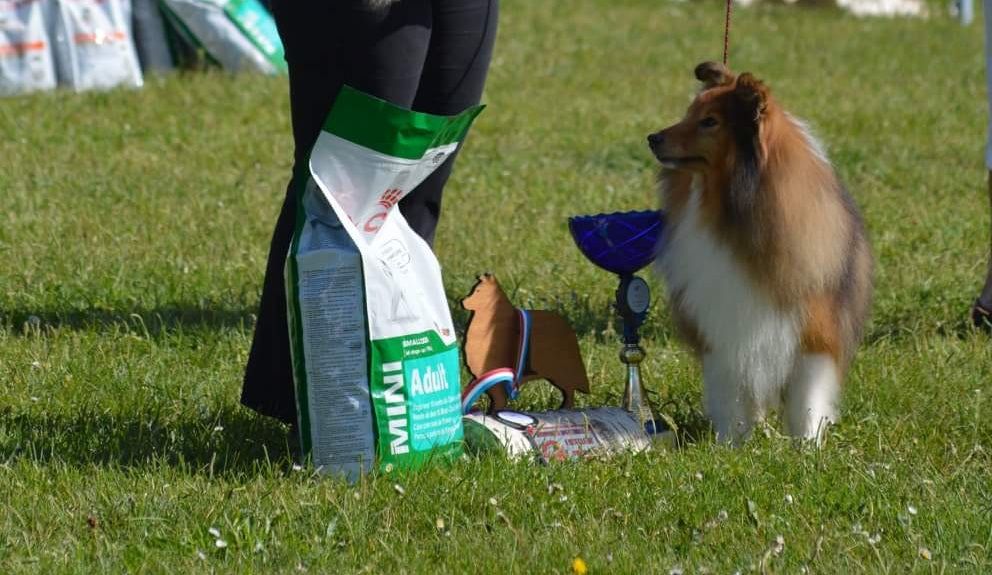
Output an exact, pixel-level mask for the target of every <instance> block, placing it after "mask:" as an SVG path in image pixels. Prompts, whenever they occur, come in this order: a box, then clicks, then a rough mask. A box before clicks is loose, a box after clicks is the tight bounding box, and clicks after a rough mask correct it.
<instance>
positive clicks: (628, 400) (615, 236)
mask: <svg viewBox="0 0 992 575" xmlns="http://www.w3.org/2000/svg"><path fill="white" fill-rule="evenodd" d="M664 224H665V219H664V214H663V213H662V212H660V211H640V212H616V213H612V214H599V215H594V216H574V217H571V218H569V219H568V229H569V231H571V232H572V238H573V239H574V240H575V244H576V245H577V246H579V250H580V251H581V252H582V253H583V255H585V256H586V258H588V259H589V261H591V262H592V263H594V264H595V265H596V266H598V267H601V268H603V269H604V270H606V271H609V272H613V273H615V274H617V276H619V278H620V285H619V286H618V287H617V291H616V310H617V313H618V314H619V315H620V318H621V320H622V322H623V347H622V348H621V349H620V361H622V362H623V363H624V364H625V365H626V366H627V384H626V387H625V388H624V392H623V408H624V409H625V410H627V411H628V412H630V413H631V415H633V416H634V417H635V418H637V419H639V420H640V421H641V423H642V424H644V425H645V428H647V429H649V430H651V432H652V433H653V430H654V428H655V422H654V417H653V416H652V414H651V409H650V408H649V407H648V406H647V404H646V403H645V401H644V388H643V385H642V383H641V372H640V363H641V362H642V361H643V360H644V349H643V348H642V347H641V346H640V339H641V338H640V336H639V335H638V333H637V332H638V329H640V327H641V324H642V323H644V319H645V318H646V317H647V314H648V308H649V307H650V306H651V292H650V289H649V288H648V284H647V282H645V281H644V280H643V279H642V278H640V277H638V276H636V275H634V274H636V273H637V272H638V271H639V270H640V269H642V268H643V267H644V266H646V265H648V264H649V263H651V261H653V260H654V258H655V256H656V255H657V253H658V248H659V244H660V242H661V232H662V229H664Z"/></svg>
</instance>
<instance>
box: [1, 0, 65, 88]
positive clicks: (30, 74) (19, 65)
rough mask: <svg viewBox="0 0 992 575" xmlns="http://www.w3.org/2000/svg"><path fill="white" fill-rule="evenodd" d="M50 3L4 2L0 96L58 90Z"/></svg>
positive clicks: (39, 0)
mask: <svg viewBox="0 0 992 575" xmlns="http://www.w3.org/2000/svg"><path fill="white" fill-rule="evenodd" d="M50 9H51V4H50V0H0V96H10V95H14V94H24V93H27V92H34V91H36V90H50V89H52V88H54V87H55V84H56V82H55V63H54V61H53V60H52V46H51V42H50V40H49V36H48V12H49V10H50Z"/></svg>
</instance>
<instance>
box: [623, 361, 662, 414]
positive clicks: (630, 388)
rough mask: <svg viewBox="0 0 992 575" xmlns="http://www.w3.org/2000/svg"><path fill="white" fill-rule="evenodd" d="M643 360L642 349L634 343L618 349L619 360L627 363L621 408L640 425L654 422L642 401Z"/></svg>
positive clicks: (648, 409)
mask: <svg viewBox="0 0 992 575" xmlns="http://www.w3.org/2000/svg"><path fill="white" fill-rule="evenodd" d="M643 360H644V349H643V348H642V347H641V346H639V345H637V344H636V343H625V344H624V346H623V347H622V348H621V349H620V361H622V362H624V363H625V364H626V365H627V384H626V386H625V387H624V390H623V408H624V409H625V410H627V411H628V412H630V413H631V414H632V415H634V417H636V418H637V419H638V421H640V422H641V424H642V425H644V424H647V423H648V422H650V423H651V424H652V425H653V424H654V417H653V416H652V415H651V409H650V408H648V406H647V404H646V402H645V401H644V388H643V386H642V385H641V367H640V363H641V361H643Z"/></svg>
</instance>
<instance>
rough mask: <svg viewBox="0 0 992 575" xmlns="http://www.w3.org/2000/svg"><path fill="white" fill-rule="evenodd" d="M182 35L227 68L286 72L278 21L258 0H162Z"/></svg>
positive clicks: (171, 19)
mask: <svg viewBox="0 0 992 575" xmlns="http://www.w3.org/2000/svg"><path fill="white" fill-rule="evenodd" d="M161 2H162V4H161V6H162V8H163V11H164V14H165V16H166V18H168V19H169V21H170V22H171V24H172V25H173V26H175V27H176V28H177V30H178V32H179V33H180V35H181V36H182V37H183V38H184V39H185V40H186V41H189V42H192V43H194V44H195V45H196V46H197V47H198V48H202V49H203V51H204V52H206V53H207V54H208V55H209V56H210V57H211V58H213V59H214V60H215V61H217V63H218V64H220V66H221V67H222V68H224V69H225V70H229V71H231V72H241V71H256V72H262V73H264V74H280V73H284V72H286V60H285V57H284V53H283V47H282V40H281V39H280V38H279V32H278V31H277V29H276V24H275V20H274V19H273V18H272V15H271V14H269V12H268V10H266V9H265V7H264V6H262V4H261V3H260V2H259V1H258V0H161Z"/></svg>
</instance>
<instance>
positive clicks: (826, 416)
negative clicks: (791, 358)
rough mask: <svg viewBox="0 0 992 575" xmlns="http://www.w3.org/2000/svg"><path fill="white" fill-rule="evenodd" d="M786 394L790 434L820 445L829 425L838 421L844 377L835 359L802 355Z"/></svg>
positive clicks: (820, 354)
mask: <svg viewBox="0 0 992 575" xmlns="http://www.w3.org/2000/svg"><path fill="white" fill-rule="evenodd" d="M785 395H786V397H785V403H786V409H785V424H786V428H787V429H788V431H789V434H790V435H792V436H793V437H801V438H803V439H810V440H815V441H816V443H817V445H819V444H820V442H821V441H822V440H823V432H824V431H825V430H826V428H827V426H829V425H830V424H831V423H834V422H835V421H837V403H838V401H839V399H840V377H839V370H838V369H837V364H836V362H835V361H834V359H833V358H832V357H830V356H829V355H827V354H822V353H804V354H802V355H801V356H800V357H799V359H798V361H797V362H796V368H795V371H794V372H793V373H792V377H791V379H790V381H789V386H788V388H787V389H786V394H785Z"/></svg>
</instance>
